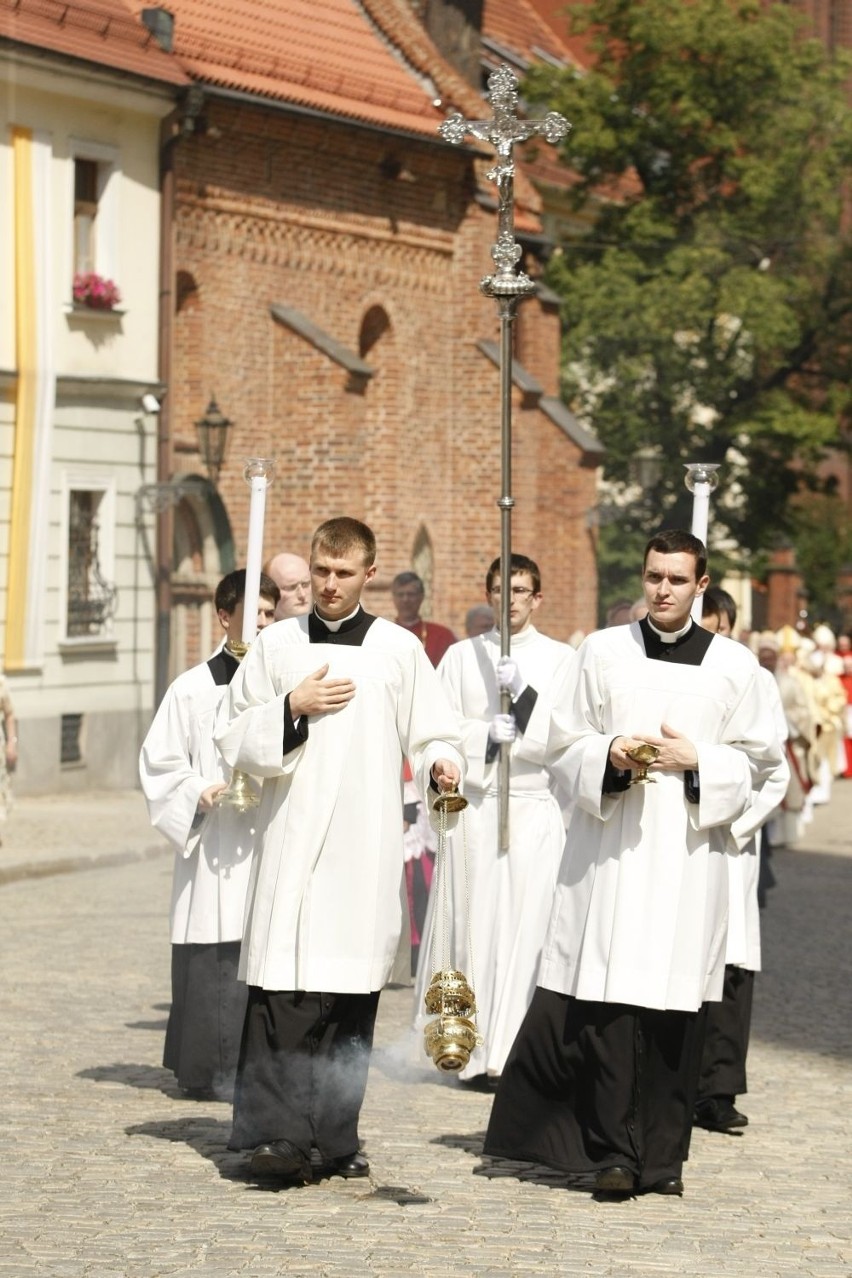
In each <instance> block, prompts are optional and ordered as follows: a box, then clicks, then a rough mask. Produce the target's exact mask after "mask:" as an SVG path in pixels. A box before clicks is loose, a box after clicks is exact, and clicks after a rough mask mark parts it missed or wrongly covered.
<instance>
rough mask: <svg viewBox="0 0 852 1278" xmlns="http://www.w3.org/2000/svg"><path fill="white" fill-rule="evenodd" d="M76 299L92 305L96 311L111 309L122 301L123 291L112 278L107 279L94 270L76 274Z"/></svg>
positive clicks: (74, 290)
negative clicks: (120, 291)
mask: <svg viewBox="0 0 852 1278" xmlns="http://www.w3.org/2000/svg"><path fill="white" fill-rule="evenodd" d="M73 296H74V301H75V302H78V303H79V304H80V305H81V306H90V307H91V308H92V309H93V310H96V311H111V310H112V309H113V307H115V306H118V304H119V302H120V301H121V293H119V291H118V288H117V286H116V285H115V284H113V282H112V280H106V279H104V278H103V276H102V275H96V274H95V273H94V271H91V272H90V273H88V274H86V275H75V276H74V288H73Z"/></svg>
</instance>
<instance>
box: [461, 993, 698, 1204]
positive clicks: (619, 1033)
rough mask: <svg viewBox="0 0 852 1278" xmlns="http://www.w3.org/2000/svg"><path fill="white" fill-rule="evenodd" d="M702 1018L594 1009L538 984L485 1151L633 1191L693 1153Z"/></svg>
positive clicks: (618, 1007)
mask: <svg viewBox="0 0 852 1278" xmlns="http://www.w3.org/2000/svg"><path fill="white" fill-rule="evenodd" d="M703 1017H704V1013H703V1010H702V1011H700V1012H662V1011H657V1010H654V1009H652V1008H645V1007H633V1006H630V1005H627V1004H623V1003H594V1002H585V1001H581V1000H579V999H575V998H572V997H570V996H569V995H566V994H557V993H555V992H554V991H553V990H545V989H542V988H541V987H539V988H537V989H536V991H535V995H534V996H533V1001H532V1004H531V1006H530V1009H529V1011H528V1012H527V1015H526V1018H525V1020H524V1022H523V1024H522V1026H521V1029H520V1030H519V1032H518V1036H517V1038H516V1039H515V1043H514V1045H513V1047H512V1050H511V1052H510V1053H509V1058H508V1060H507V1062H506V1065H505V1068H504V1070H503V1076H502V1078H501V1080H500V1086H499V1087H498V1089H497V1094H496V1096H495V1099H494V1107H493V1109H492V1111H491V1120H490V1122H489V1125H488V1133H487V1135H486V1139H485V1153H486V1154H489V1155H492V1156H495V1157H502V1158H510V1159H513V1160H521V1161H527V1162H533V1163H544V1164H546V1165H548V1166H550V1167H554V1168H556V1169H558V1170H560V1171H565V1172H570V1173H588V1172H595V1171H599V1170H601V1169H603V1168H605V1167H613V1166H620V1167H626V1168H628V1169H629V1170H630V1171H632V1172H634V1173H635V1175H636V1177H637V1182H638V1185H639V1187H640V1188H641V1187H646V1186H648V1185H652V1184H654V1183H655V1182H656V1181H658V1180H663V1179H665V1178H668V1177H671V1176H680V1174H681V1172H682V1169H683V1162H684V1160H685V1158H686V1157H687V1154H688V1152H689V1139H690V1135H691V1131H692V1108H693V1102H694V1099H695V1086H696V1080H697V1076H698V1060H699V1052H700V1042H701V1030H702V1022H703Z"/></svg>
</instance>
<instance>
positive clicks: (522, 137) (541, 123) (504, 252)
mask: <svg viewBox="0 0 852 1278" xmlns="http://www.w3.org/2000/svg"><path fill="white" fill-rule="evenodd" d="M488 90H489V91H488V94H487V97H488V100H489V101H490V103H491V106H492V108H493V115H492V116H491V119H490V120H465V119H464V117H463V116H462V115H460V114H459V112H458V111H454V112H453V113H452V115H449V116H448V117H447V119H446V120H444V122H443V123H442V124H441V125H439V128H438V132H439V133H440V134H441V136H442V137H443V138H444V139H445V141H447V142H451V143H453V145H455V146H457V145H458V144H459V143H461V142H463V141H464V139H465V137H466V136H467V135H468V134H472V135H473V137H475V138H479V140H480V141H482V142H490V143H491V145H492V146H493V147H494V148H495V150H496V151H497V157H498V158H497V163H496V164H495V165H494V167H493V168H492V169H490V170H489V172H488V178H489V180H491V181H492V182H496V183H497V196H498V206H497V216H498V223H497V242H496V244H494V245H492V248H491V256H492V258H493V259H494V264H495V266H496V267H497V270H496V271H495V273H494V274H493V275H486V276H485V277H484V278H483V279H482V280H481V281H480V284H479V287H480V290H481V292H483V293H484V294H485V295H486V297H493V298H494V299H495V300H496V302H497V306H498V311H499V317H500V457H501V467H500V469H501V487H502V494H501V496H500V498H499V500H498V502H497V505H498V506H499V508H500V655H501V656H503V657H508V656H509V654H510V644H511V634H510V607H511V602H512V594H511V585H512V568H511V558H512V508H513V506H514V504H515V500H514V498H513V497H512V496H511V488H512V324H513V323H514V319H515V313H516V310H517V306H518V303H519V302H522V301H523V300H524V298H527V297H531V296H532V294H533V293H534V292H535V287H536V286H535V284H534V282H533V281H532V280H531V279H530V278H529V276H528V275H526V274H525V273H524V272H523V271H522V270H520V268H519V266H518V263H519V262H520V260H521V257H522V256H523V250H522V248H521V246H520V244H518V242H517V241H516V239H515V190H514V187H515V183H514V178H515V165H514V162H513V159H512V151H513V149H514V146H515V143H516V142H525V141H526V140H527V139H528V138H531V137H535V136H536V135H541V136H543V137H544V138H545V139H546V140H547V141H548V142H559V141H560V140H561V139H562V138H564V137H565V135H566V134H567V133H568V130H569V129H570V128H571V125H570V124H569V123H568V121H567V120H566V119H565V117H564V116H561V115H558V114H557V112H555V111H549V112H548V113H547V115H546V116H545V117H544V119H542V120H522V119H520V118H519V116H518V114H517V106H518V80H517V77H516V76H515V74H514V72H513V71H512V70H511V68H510V67H508V66H506V65H505V63H504V64H503V66H501V67H499V68H498V69H497V70H496V71H493V72H492V73H491V75H490V76H489V77H488ZM510 706H511V697H510V695H509V693H508V692H503V693H501V696H500V708H501V710H502V712H503V713H504V714H508V712H509V709H510ZM510 751H511V746H510V745H509V744H503V745H502V746H501V748H500V764H499V773H498V781H499V793H500V847H501V848H502V849H503V850H504V851H505V850H506V849H507V848H508V846H509V754H510Z"/></svg>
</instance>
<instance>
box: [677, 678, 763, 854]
mask: <svg viewBox="0 0 852 1278" xmlns="http://www.w3.org/2000/svg"><path fill="white" fill-rule="evenodd" d="M759 674H760V667H759V666H758V665H757V663H756V662H755V666H754V671H753V673H752V674H751V677H750V678H749V679H748V680H747V681H746V684H745V688H744V691H743V693H742V695H741V697H740V699H739V702H738V703H737V704H736V706H735V707H734V709H733V711H732V712H731V714H730V716H729V717H728V720H727V722H726V723H725V724H724V725H723V729H722V739H721V741H719V742H718V743H714V742H706V741H696V742H694V745H695V748H696V752H697V754H698V775H699V778H700V785H701V792H700V796H699V801H698V803H697V804H690V805H689V820H690V822H691V824H692V826H693V828H694V829H696V830H706V829H709V828H710V827H712V826H719V825H731V824H732V823H733V822H736V821H737V820H738V819H739V818H741V817H743V815H744V814H745V813H746V812H747V810H748V808H749V807H751V806H752V805H753V804H754V803H755V796H756V795H757V794H758V793H759V792H760V790H761V789H762V787H763V786H764V785H765V784H766V782H767V781H768V780H769V778H770V777H772V776H773V775H775V776H776V777H778V776H780V775H781V773H780V772H779V771H778V769H784V770H786V767H787V764H786V760H785V758H784V750H783V747H782V745H781V742H780V741H779V739H778V733H777V731H776V726H775V718H774V713H773V710H772V707H771V705H770V703H769V699H768V697H767V696H766V695H765V692H764V690H763V688H762V686H761V683H760V679H759ZM749 837H750V836H749ZM746 841H747V839H746Z"/></svg>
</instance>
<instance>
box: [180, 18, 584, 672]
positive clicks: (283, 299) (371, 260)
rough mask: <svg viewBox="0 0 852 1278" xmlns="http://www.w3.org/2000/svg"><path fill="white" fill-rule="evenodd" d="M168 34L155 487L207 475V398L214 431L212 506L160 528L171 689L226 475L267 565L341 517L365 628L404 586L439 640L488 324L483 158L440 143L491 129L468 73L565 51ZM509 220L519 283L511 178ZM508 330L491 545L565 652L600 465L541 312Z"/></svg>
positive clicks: (493, 336) (414, 24)
mask: <svg viewBox="0 0 852 1278" xmlns="http://www.w3.org/2000/svg"><path fill="white" fill-rule="evenodd" d="M169 10H170V12H171V14H172V15H173V26H169V27H168V29H167V30H166V32H165V35H164V38H165V39H167V40H169V41H170V42H171V45H172V48H173V51H174V54H175V55H176V58H177V59H178V61H179V62H180V64H181V66H182V67H183V68H184V69H185V70H186V71H187V72H188V73H189V74H190V75H191V77H192V78H193V81H194V84H193V87H192V88H191V89H190V90H189V92H188V93H186V94H185V95H184V97H183V99H182V101H181V103H180V105H179V107H178V109H177V110H176V111H175V113H174V115H173V117H172V119H171V121H170V122H169V127H168V129H167V130H166V134H165V137H164V148H163V154H164V181H163V192H164V226H165V227H166V228H170V234H169V233H167V238H166V244H165V253H164V274H163V294H164V302H163V332H164V342H163V368H162V374H163V377H162V380H163V382H164V384H165V385H167V386H168V394H167V396H166V399H165V401H164V404H163V409H164V412H163V420H162V422H161V444H160V447H161V467H162V469H163V470H164V471H168V473H170V474H174V473H180V472H188V473H194V474H197V475H199V476H201V475H203V473H204V468H203V466H202V464H201V460H200V458H199V456H198V453H197V448H198V445H197V432H196V428H195V423H196V422H197V421H198V420H199V419H201V418H202V417H203V415H204V413H205V408H206V406H207V405H208V402H209V401H210V399H211V397H212V396H215V399H216V402H217V405H218V407H219V409H220V410H221V412H222V413H223V414H224V415H225V416H226V417H227V418H228V419H230V421H231V422H232V423H233V425H232V427H231V429H230V432H229V433H230V444H229V451H228V455H227V459H226V462H225V464H224V466H223V467H222V470H221V473H220V476H219V479H218V484H217V485H215V486H214V484H213V483H210V482H206V483H205V485H204V488H203V490H202V488H201V486H199V489H198V492H197V495H191V496H189V497H187V498H185V499H184V500H183V501H182V503H181V504H180V506H179V507H178V509H177V511H176V512H175V522H174V545H175V548H176V549H175V555H174V562H173V565H172V568H173V571H172V573H171V582H170V592H171V603H170V611H171V615H172V619H173V620H172V636H171V649H172V651H171V662H170V665H171V669H172V671H174V670H176V669H180V668H183V667H184V666H186V665H187V664H189V663H190V662H192V661H194V660H198V659H200V657H201V655H202V654H201V652H200V646H203V642H204V637H205V634H204V631H205V630H206V627H203V628H201V630H200V629H199V625H198V620H199V616H200V615H201V613H202V611H203V609H204V608H209V603H208V602H207V601H208V600H209V597H210V588H211V585H213V584H215V581H216V580H217V579H218V576H219V575H221V573H222V572H223V571H227V570H228V569H229V568H230V567H232V566H234V565H235V564H239V563H241V562H242V561H243V558H244V555H245V539H246V530H247V510H248V487H247V485H246V484H245V482H244V480H243V478H242V469H243V464H244V460H245V459H246V458H247V457H249V456H258V455H260V456H274V458H275V462H276V472H275V480H274V484H273V486H272V488H271V489H270V492H269V499H268V504H267V520H266V535H265V554H266V555H271V554H273V553H275V552H277V551H281V550H290V551H294V552H297V553H300V554H303V555H306V554H307V551H308V546H309V539H310V535H311V532H312V530H313V528H314V527H315V526H316V525H317V524H318V523H319V522H320V521H321V520H323V519H325V518H327V517H329V516H331V515H335V514H342V513H347V514H351V515H354V516H356V517H358V518H362V519H364V520H366V521H367V522H368V523H369V524H370V525H371V526H372V527H373V528H374V529H375V531H376V534H377V537H378V541H379V552H380V553H379V561H378V562H379V572H378V575H377V578H376V583H375V587H374V589H373V591H372V594H371V596H370V598H369V599H368V601H367V602H368V607H371V608H373V609H374V610H376V611H377V612H379V613H382V614H385V615H393V613H392V604H391V600H390V592H389V584H390V580H391V578H392V577H393V576H394V574H395V573H397V572H398V571H400V570H402V569H405V568H410V567H414V568H415V570H416V571H418V572H419V573H420V574H421V576H422V577H423V578H424V581H425V582H426V587H427V604H428V606H427V608H426V609H425V610H424V612H425V613H426V614H427V615H431V616H432V617H434V618H436V619H438V620H440V621H443V622H446V623H448V624H449V625H451V626H453V627H454V628H455V630H456V631H457V633H459V634H461V633H463V630H462V625H463V618H464V614H465V612H466V610H467V609H468V607H470V605H471V604H473V603H475V602H479V601H480V599H481V598H482V591H483V579H484V575H485V569H486V567H487V565H488V563H489V562H490V560H491V559H492V558H493V557H494V556H495V555H496V554H498V553H499V511H498V509H497V505H496V500H497V498H498V497H499V495H500V398H499V372H498V364H497V343H498V335H499V333H498V315H497V308H496V304H495V303H494V301H493V300H490V299H488V298H486V297H484V296H482V295H481V294H480V292H479V289H478V284H479V280H480V278H481V277H482V276H483V275H485V274H487V273H489V271H490V270H491V269H493V264H492V260H491V256H490V250H491V246H492V244H493V243H494V240H495V239H496V231H497V220H496V212H495V202H496V200H495V197H496V188H495V187H494V185H493V183H492V182H489V181H488V180H487V177H486V173H487V170H488V168H489V159H490V157H489V154H488V148H483V147H482V146H481V145H480V144H476V145H470V146H463V147H452V146H450V145H448V144H447V143H445V142H444V141H443V140H442V139H441V138H440V136H439V134H438V132H437V129H438V125H439V124H440V123H441V121H442V119H443V118H444V117H445V116H446V115H447V113H448V112H449V111H450V110H458V111H460V112H461V113H462V114H463V115H464V116H465V117H467V118H482V117H483V113H484V112H487V111H488V110H489V108H488V107H487V104H486V103H485V102H484V101H483V99H482V96H481V92H480V86H481V83H482V76H483V71H485V72H487V70H488V67H489V66H496V65H498V63H499V62H501V61H503V60H505V59H506V58H507V57H508V58H509V59H510V61H512V60H514V62H515V66H516V67H517V68H518V72H519V74H522V73H523V68H524V66H525V65H526V64H527V63H528V61H529V58H530V57H531V56H536V53H535V52H533V53H531V49H533V48H535V49H536V50H538V52H539V54H541V52H542V48H541V46H542V45H544V46H546V47H545V48H544V49H543V53H544V55H545V56H548V57H551V58H560V59H563V60H565V61H569V60H570V58H571V55H570V54H569V52H568V50H567V48H566V47H565V46H564V45H562V44H561V43H560V41H559V39H558V37H557V36H556V35H555V34H554V33H553V32H552V31H550V30H549V28H547V26H546V24H545V23H544V22H543V21H542V19H541V18H540V16H539V15H537V14H536V13H535V10H534V9H533V8H532V7H531V5H529V4H528V3H527V0H488V2H486V3H485V4H482V3H469V4H461V5H459V4H448V3H447V4H436V3H434V0H433V2H432V3H425V2H423V3H419V4H411V3H408V2H407V0H363V3H358V4H356V3H354V2H353V0H324V2H323V3H322V4H321V5H320V4H307V3H299V2H297V0H279V2H278V3H276V4H274V5H272V4H269V3H265V2H264V0H232V2H231V3H230V4H228V5H225V4H224V3H223V0H173V2H172V3H170V5H169ZM439 44H442V45H443V47H445V48H446V49H447V51H448V56H445V55H444V54H442V53H441V52H440V51H439V47H438V46H439ZM449 56H452V57H453V59H454V62H451V61H449ZM567 180H568V179H567V177H566V181H567ZM516 197H517V210H516V234H517V238H518V239H519V241H520V242H521V244H522V246H523V248H524V260H523V262H522V264H521V265H522V266H523V269H524V270H525V271H526V272H527V274H529V275H530V276H531V277H532V278H534V279H535V278H536V277H537V276H538V275H539V274H540V272H541V269H542V265H543V260H544V255H545V254H546V252H547V249H548V246H547V243H546V239H545V237H544V236H543V235H542V233H541V229H542V223H541V210H542V196H541V194H540V193H539V192H538V191H537V190H536V188H535V186H534V184H533V182H532V181H531V180H530V179H529V177H528V176H527V175H525V173H524V171H523V169H522V168H521V169H520V171H519V172H518V176H517V180H516ZM170 294H171V295H170ZM515 330H516V331H515V334H514V337H515V359H516V362H515V367H514V378H513V383H514V385H513V421H514V458H513V461H514V480H513V495H514V497H515V501H516V506H515V514H514V520H513V542H514V546H515V548H516V549H517V550H519V551H522V552H524V553H526V554H529V555H532V556H533V557H534V558H536V559H537V560H538V561H539V563H540V565H541V568H542V572H543V579H544V590H545V595H546V608H545V610H543V612H542V614H541V615H542V625H543V626H544V628H545V629H546V630H547V631H548V632H549V633H550V634H553V635H554V636H556V637H558V638H561V639H567V638H568V636H569V635H570V634H571V632H572V631H573V630H575V629H576V628H577V627H582V628H584V629H589V628H591V627H593V626H594V625H595V619H596V575H595V563H594V547H593V544H592V540H591V535H590V527H589V522H590V521H589V518H588V514H589V511H590V510H591V509H592V508H593V507H594V504H595V500H596V498H595V485H596V469H597V467H598V466H599V464H600V461H601V448H600V445H599V443H598V441H597V440H596V439H595V438H594V437H593V436H592V435H590V434H589V432H588V431H587V430H585V429H584V428H583V427H581V426H580V425H579V424H578V423H577V421H576V420H575V419H574V418H573V416H572V415H571V414H570V412H569V411H568V410H567V409H566V407H565V406H564V405H563V404H562V402H561V401H560V399H559V394H558V385H559V362H560V349H561V330H560V319H559V311H558V299H556V298H555V297H554V296H553V295H552V294H551V293H550V292H549V291H548V290H546V289H545V288H540V289H539V290H538V293H537V295H536V296H535V297H533V298H532V299H530V300H529V301H527V302H525V303H524V304H523V306H522V307H520V309H519V317H518V320H517V322H516V325H515Z"/></svg>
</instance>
